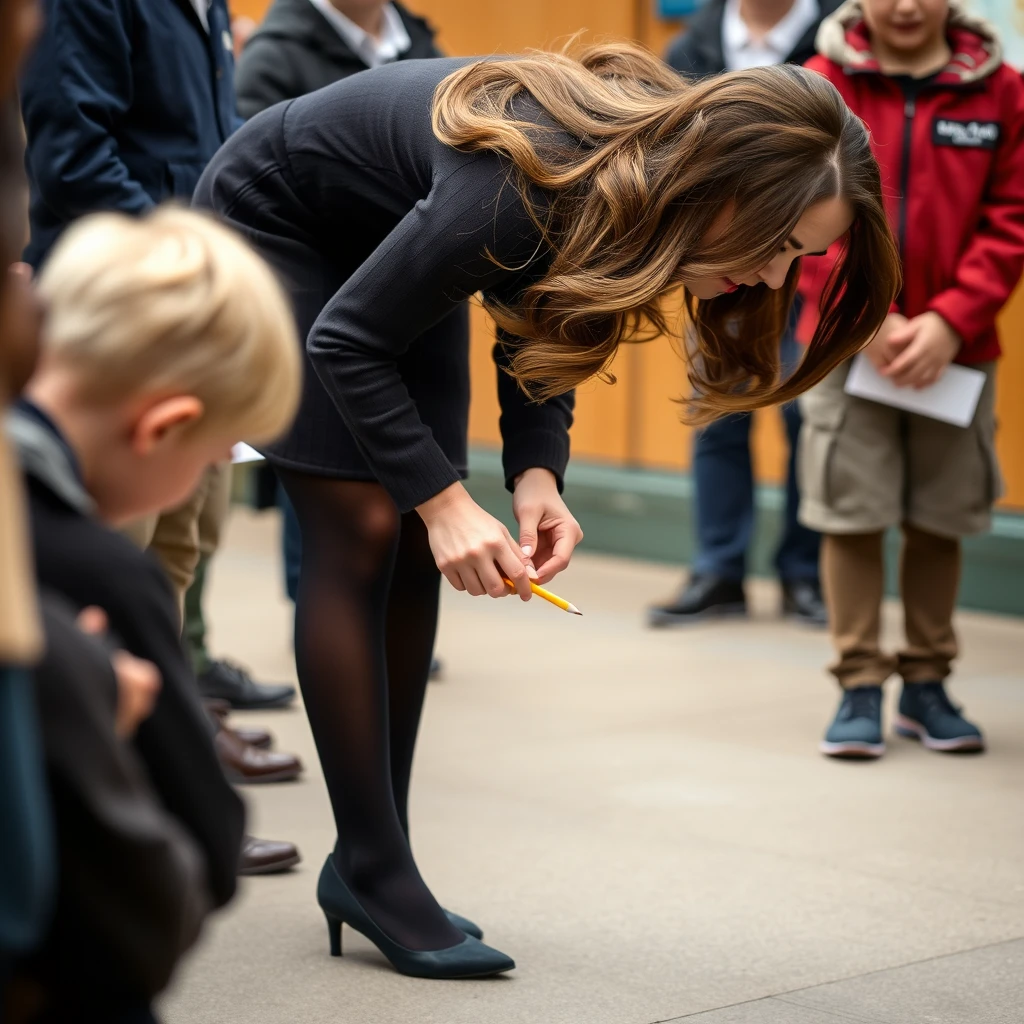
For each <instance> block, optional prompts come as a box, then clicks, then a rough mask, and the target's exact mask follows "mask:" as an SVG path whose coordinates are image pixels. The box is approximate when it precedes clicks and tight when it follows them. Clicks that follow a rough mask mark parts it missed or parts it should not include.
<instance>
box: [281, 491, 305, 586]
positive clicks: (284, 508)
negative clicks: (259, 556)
mask: <svg viewBox="0 0 1024 1024" xmlns="http://www.w3.org/2000/svg"><path fill="white" fill-rule="evenodd" d="M277 507H278V508H279V509H280V510H281V555H282V557H283V560H284V589H285V592H286V593H287V594H288V597H289V598H290V599H291V601H292V604H294V603H295V595H296V594H297V593H298V592H299V566H300V564H301V562H302V533H301V532H300V530H299V519H298V516H296V515H295V509H294V507H293V506H292V503H291V502H290V501H289V500H288V495H287V494H285V492H284V488H283V487H282V486H281V485H280V484H278V485H277Z"/></svg>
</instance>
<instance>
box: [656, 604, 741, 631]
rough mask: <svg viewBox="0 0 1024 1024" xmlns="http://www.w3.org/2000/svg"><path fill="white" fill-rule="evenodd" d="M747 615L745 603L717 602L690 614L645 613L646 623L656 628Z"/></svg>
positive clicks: (737, 617)
mask: <svg viewBox="0 0 1024 1024" xmlns="http://www.w3.org/2000/svg"><path fill="white" fill-rule="evenodd" d="M746 615H747V606H746V605H745V604H719V605H715V606H714V607H713V608H706V609H705V610H704V611H702V612H694V613H693V614H692V615H674V614H673V613H672V612H662V611H650V612H648V613H647V625H648V626H654V627H656V628H660V627H664V626H689V625H690V624H691V623H693V622H706V621H707V620H708V619H739V618H745V617H746Z"/></svg>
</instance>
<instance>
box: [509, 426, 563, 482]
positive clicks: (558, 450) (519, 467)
mask: <svg viewBox="0 0 1024 1024" xmlns="http://www.w3.org/2000/svg"><path fill="white" fill-rule="evenodd" d="M501 462H502V466H503V467H504V470H505V487H506V488H508V490H509V491H514V490H515V481H516V477H517V476H519V474H520V473H525V472H526V470H528V469H549V470H551V472H552V473H554V474H555V480H556V481H557V483H558V491H559V493H561V492H562V488H563V487H564V486H565V467H566V466H567V465H568V464H569V435H568V433H566V432H564V431H555V430H526V431H522V432H517V433H516V434H515V435H514V436H513V437H511V438H509V439H508V440H506V441H505V444H504V446H503V448H502V452H501Z"/></svg>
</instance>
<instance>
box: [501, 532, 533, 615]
mask: <svg viewBox="0 0 1024 1024" xmlns="http://www.w3.org/2000/svg"><path fill="white" fill-rule="evenodd" d="M495 561H496V562H497V563H498V568H499V569H500V570H501V573H502V574H503V575H504V576H505V577H506V578H507V579H509V580H511V581H512V586H513V587H514V588H515V592H516V593H517V594H518V595H519V596H520V597H521V598H522V599H523V600H524V601H529V600H530V598H531V597H533V591H532V590H531V589H530V575H531V572H530V571H531V569H533V566H532V564H531V563H530V562H529V560H528V559H527V557H526V555H524V554H523V550H522V548H520V547H519V545H518V544H517V543H516V542H515V540H514V539H513V537H512V534H510V533H509V532H508V530H506V531H505V550H504V551H501V552H499V556H498V557H497V558H496V559H495ZM534 571H536V570H534ZM502 586H504V588H505V593H506V594H508V593H509V592H510V591H509V589H508V584H507V583H505V582H504V580H503V581H502Z"/></svg>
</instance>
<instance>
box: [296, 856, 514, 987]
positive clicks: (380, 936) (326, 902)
mask: <svg viewBox="0 0 1024 1024" xmlns="http://www.w3.org/2000/svg"><path fill="white" fill-rule="evenodd" d="M316 898H317V902H318V903H319V904H320V909H321V910H322V911H323V912H324V916H325V917H326V918H327V929H328V934H329V935H330V939H331V955H332V956H341V925H342V922H344V923H345V924H347V925H348V926H349V927H350V928H355V930H356V931H357V932H359V933H361V934H362V935H365V936H366V938H368V939H369V940H370V941H371V942H372V943H373V944H374V945H375V946H376V947H377V948H378V949H379V950H380V951H381V952H382V953H383V954H384V955H385V956H386V957H387V958H388V960H390V961H391V965H392V966H393V967H394V968H395V970H396V971H398V972H399V973H400V974H408V975H410V976H411V977H413V978H438V979H445V978H486V977H489V976H490V975H492V974H504V973H505V971H511V970H514V969H515V966H516V965H515V961H514V960H512V958H511V957H507V956H505V954H504V953H500V952H499V951H498V950H496V949H492V948H491V947H490V946H485V945H484V944H483V943H482V942H481V941H480V940H479V939H475V938H473V936H472V935H466V937H465V938H464V939H463V940H462V942H460V943H457V944H456V945H454V946H449V947H448V948H447V949H429V950H418V949H407V948H406V947H405V946H400V945H399V944H398V943H397V942H395V941H394V940H393V939H389V938H388V937H387V935H385V934H384V932H382V931H381V929H380V928H379V927H378V926H377V925H376V924H374V923H373V921H372V920H370V917H369V915H368V914H367V913H366V911H365V910H363V908H362V907H361V906H360V904H359V901H358V900H357V899H356V898H355V896H353V895H352V892H351V890H350V889H349V887H348V886H347V885H346V884H345V882H344V881H343V879H342V877H341V875H339V874H338V871H337V868H335V866H334V859H333V858H332V857H328V858H327V860H326V862H325V863H324V866H323V869H322V870H321V872H320V881H319V882H318V883H317V889H316Z"/></svg>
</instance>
